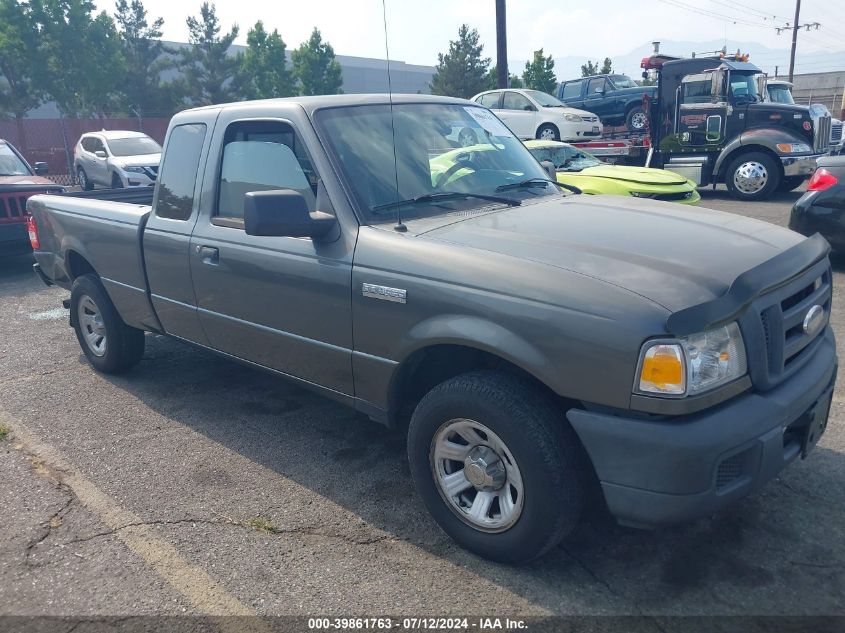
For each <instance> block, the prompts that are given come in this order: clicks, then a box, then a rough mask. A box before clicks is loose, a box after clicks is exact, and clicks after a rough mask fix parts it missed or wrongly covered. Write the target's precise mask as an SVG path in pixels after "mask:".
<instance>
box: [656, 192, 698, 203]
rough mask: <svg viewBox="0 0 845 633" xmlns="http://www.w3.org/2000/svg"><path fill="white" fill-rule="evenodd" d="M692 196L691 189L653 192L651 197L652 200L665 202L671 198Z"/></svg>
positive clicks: (679, 198) (688, 197) (685, 198)
mask: <svg viewBox="0 0 845 633" xmlns="http://www.w3.org/2000/svg"><path fill="white" fill-rule="evenodd" d="M690 198H692V191H678V192H674V193H658V194H655V195H654V196H653V197H652V199H654V200H663V201H666V202H671V201H672V200H689V199H690Z"/></svg>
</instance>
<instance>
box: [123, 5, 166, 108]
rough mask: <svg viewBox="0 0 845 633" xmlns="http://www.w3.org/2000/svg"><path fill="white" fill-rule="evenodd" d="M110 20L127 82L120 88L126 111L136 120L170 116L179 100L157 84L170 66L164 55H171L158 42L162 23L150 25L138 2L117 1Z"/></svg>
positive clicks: (161, 19) (160, 20)
mask: <svg viewBox="0 0 845 633" xmlns="http://www.w3.org/2000/svg"><path fill="white" fill-rule="evenodd" d="M114 17H115V22H116V23H117V27H118V32H119V34H120V44H121V50H122V51H123V58H124V60H125V63H126V72H127V75H128V77H129V78H131V80H129V81H126V82H124V85H123V87H122V92H123V95H124V97H125V103H126V105H127V106H128V109H129V110H130V112H133V113H134V114H136V115H137V116H138V117H141V116H142V115H143V114H144V113H157V114H165V113H166V114H170V113H171V112H172V111H173V110H174V109H175V107H176V104H177V101H178V100H179V99H178V98H177V97H176V96H175V95H174V91H173V90H172V89H170V88H165V87H164V86H162V82H161V72H162V71H163V70H164V69H166V68H168V67H170V66H172V61H170V59H169V58H167V57H165V56H164V54H165V53H167V54H171V53H172V52H173V51H170V50H169V49H165V47H164V44H163V43H162V42H160V41H159V39H158V38H160V37H161V33H162V31H161V27H162V26H163V25H164V19H163V18H156V19H155V20H153V22H152V24H150V23H149V22H148V21H147V10H146V9H145V8H144V5H143V3H142V2H141V0H117V3H116V5H115V16H114Z"/></svg>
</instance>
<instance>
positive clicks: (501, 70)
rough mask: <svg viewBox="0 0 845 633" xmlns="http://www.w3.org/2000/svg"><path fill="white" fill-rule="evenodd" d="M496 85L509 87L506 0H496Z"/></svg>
mask: <svg viewBox="0 0 845 633" xmlns="http://www.w3.org/2000/svg"><path fill="white" fill-rule="evenodd" d="M496 85H497V86H498V87H499V88H507V87H508V29H507V24H506V20H505V0H496Z"/></svg>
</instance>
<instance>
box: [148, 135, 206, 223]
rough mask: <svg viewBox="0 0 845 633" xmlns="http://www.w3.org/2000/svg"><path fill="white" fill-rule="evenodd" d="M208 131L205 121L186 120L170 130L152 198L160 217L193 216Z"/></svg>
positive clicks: (157, 214)
mask: <svg viewBox="0 0 845 633" xmlns="http://www.w3.org/2000/svg"><path fill="white" fill-rule="evenodd" d="M205 134H206V125H205V123H186V124H184V125H179V126H176V127H174V128H173V129H172V130H171V132H170V138H169V139H168V140H167V145H166V147H165V151H164V158H163V160H162V163H161V169H160V170H159V178H158V187H157V188H156V199H155V200H154V201H153V208H154V209H155V214H156V216H157V217H160V218H167V219H170V220H183V221H184V220H187V219H188V218H190V217H191V213H192V211H193V208H194V192H195V189H196V183H197V175H198V174H199V171H200V167H199V163H200V155H201V154H202V147H203V143H204V142H205Z"/></svg>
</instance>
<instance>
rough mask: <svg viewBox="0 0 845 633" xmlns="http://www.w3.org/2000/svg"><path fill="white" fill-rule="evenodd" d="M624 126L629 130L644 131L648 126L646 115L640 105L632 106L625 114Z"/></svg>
mask: <svg viewBox="0 0 845 633" xmlns="http://www.w3.org/2000/svg"><path fill="white" fill-rule="evenodd" d="M625 127H627V128H628V131H629V132H645V131H646V128H647V127H648V117H647V116H646V113H645V111H644V110H643V108H642V106H634V107H633V108H631V109H630V110H628V114H627V115H625Z"/></svg>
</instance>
